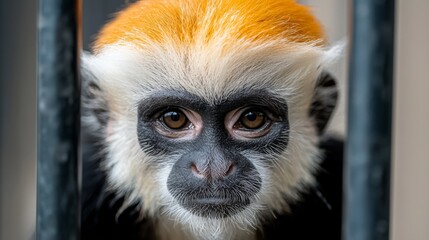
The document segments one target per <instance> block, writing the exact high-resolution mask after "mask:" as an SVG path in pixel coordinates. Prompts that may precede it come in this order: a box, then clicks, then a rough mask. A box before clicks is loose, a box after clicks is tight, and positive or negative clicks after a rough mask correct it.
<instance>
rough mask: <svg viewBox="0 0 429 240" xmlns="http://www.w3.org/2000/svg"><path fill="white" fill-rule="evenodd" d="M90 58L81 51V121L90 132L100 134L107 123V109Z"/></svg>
mask: <svg viewBox="0 0 429 240" xmlns="http://www.w3.org/2000/svg"><path fill="white" fill-rule="evenodd" d="M91 58H92V56H91V55H90V54H89V53H82V58H81V60H82V61H81V79H82V92H81V93H82V123H83V125H84V127H88V128H89V129H90V130H91V132H93V133H96V134H100V133H103V132H104V129H105V127H106V125H107V122H108V119H109V109H108V105H107V101H106V98H105V95H104V92H103V90H102V88H101V87H100V84H99V79H98V78H97V76H96V74H95V73H94V71H93V69H91V64H90V62H91Z"/></svg>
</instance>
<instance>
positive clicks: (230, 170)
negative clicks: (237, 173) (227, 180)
mask: <svg viewBox="0 0 429 240" xmlns="http://www.w3.org/2000/svg"><path fill="white" fill-rule="evenodd" d="M234 168H235V167H234V164H232V163H229V166H228V169H227V170H226V172H225V177H227V176H229V175H231V174H232V172H233V171H234Z"/></svg>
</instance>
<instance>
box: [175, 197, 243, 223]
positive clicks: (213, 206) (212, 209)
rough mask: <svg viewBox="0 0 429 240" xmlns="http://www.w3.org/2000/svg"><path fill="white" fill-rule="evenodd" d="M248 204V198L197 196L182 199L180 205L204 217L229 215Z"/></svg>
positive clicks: (224, 216)
mask: <svg viewBox="0 0 429 240" xmlns="http://www.w3.org/2000/svg"><path fill="white" fill-rule="evenodd" d="M249 204H250V200H249V199H241V200H240V201H237V199H229V198H214V197H209V198H197V199H190V200H184V201H181V202H180V205H181V206H182V207H183V208H185V209H186V210H188V211H189V212H191V213H192V214H194V215H197V216H199V217H205V218H214V219H219V218H227V217H231V216H233V215H235V214H237V213H239V212H241V211H242V210H244V209H245V208H246V206H247V205H249Z"/></svg>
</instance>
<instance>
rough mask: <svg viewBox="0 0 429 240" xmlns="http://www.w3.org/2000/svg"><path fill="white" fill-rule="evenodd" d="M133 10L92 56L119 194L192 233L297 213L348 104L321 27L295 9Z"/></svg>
mask: <svg viewBox="0 0 429 240" xmlns="http://www.w3.org/2000/svg"><path fill="white" fill-rule="evenodd" d="M134 6H135V7H131V8H130V9H129V10H128V11H125V12H124V13H122V14H121V15H120V16H119V17H118V20H117V21H114V22H113V23H112V24H111V25H109V26H108V27H107V28H106V29H105V30H104V32H103V33H102V37H101V38H100V39H99V41H98V43H97V44H98V49H97V53H96V54H95V55H92V56H87V57H86V58H85V59H84V67H85V68H86V69H87V71H88V72H87V74H88V76H89V78H90V79H92V81H89V82H87V83H86V85H85V86H84V88H86V89H85V90H86V92H88V93H87V98H86V100H85V101H86V106H87V108H89V109H90V110H92V113H98V114H95V115H87V116H86V117H85V119H86V120H87V122H90V123H91V124H92V126H93V127H94V129H95V130H96V131H98V132H99V133H101V137H102V139H103V141H104V143H105V145H106V152H107V159H106V162H105V170H106V171H107V173H108V177H109V179H108V180H109V182H110V186H111V187H113V188H115V189H117V190H118V191H121V192H123V193H124V195H126V196H127V197H128V199H129V202H133V201H139V202H140V203H141V206H142V212H144V213H146V214H149V215H151V216H168V217H169V218H172V219H174V220H175V221H176V222H180V223H188V225H191V226H202V227H206V226H210V225H216V224H217V225H216V226H217V227H216V229H219V228H220V226H221V227H222V228H227V227H229V225H234V226H237V225H238V226H239V227H240V228H243V229H248V228H249V227H251V226H256V225H257V223H258V221H259V220H261V219H263V217H264V216H266V215H271V213H272V212H282V211H287V210H288V203H289V202H290V201H293V200H296V199H298V197H299V193H300V191H302V190H304V189H305V188H306V187H308V186H311V185H312V184H313V182H314V180H313V172H314V171H315V169H316V168H317V165H318V159H319V154H320V153H319V150H318V147H317V144H318V134H319V133H320V132H322V130H323V128H324V126H325V124H326V122H327V120H328V119H329V116H330V113H331V112H332V110H333V107H334V105H335V99H336V96H337V95H336V91H335V82H333V80H332V78H330V77H327V76H328V75H323V76H325V77H322V78H320V76H321V74H322V69H323V65H324V62H325V61H326V60H327V59H329V57H330V55H331V53H332V52H329V51H326V49H324V48H323V47H322V42H323V40H322V33H321V31H320V28H319V26H318V24H317V22H316V21H315V20H314V19H313V17H312V16H311V15H310V14H309V13H308V10H306V8H304V7H302V6H298V5H297V4H296V3H295V2H294V1H280V0H279V1H277V0H272V1H271V0H270V1H266V2H265V1H264V2H263V3H259V2H258V1H257V2H251V4H250V2H246V1H232V0H231V1H194V0H188V1H150V0H147V1H140V2H139V3H137V4H136V5H134ZM142 12H145V14H143V13H142ZM129 16H130V17H129ZM136 19H138V21H137V20H136ZM160 23H163V24H162V25H161V24H160ZM87 78H88V77H87ZM317 79H321V80H320V81H317ZM100 113H101V114H100ZM94 116H95V117H94Z"/></svg>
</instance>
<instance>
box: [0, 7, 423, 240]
mask: <svg viewBox="0 0 429 240" xmlns="http://www.w3.org/2000/svg"><path fill="white" fill-rule="evenodd" d="M128 2H131V1H126V0H125V1H124V0H83V18H84V19H83V45H84V49H86V50H88V49H89V45H90V43H91V41H92V39H93V37H94V34H96V32H97V31H98V29H99V28H100V26H101V25H102V24H103V23H105V22H106V21H107V20H108V19H109V18H111V17H112V14H113V13H115V12H116V11H118V10H120V9H121V8H122V7H123V6H125V4H127V3H128ZM301 2H302V3H304V4H308V5H310V6H311V7H312V8H313V10H314V12H315V13H316V15H317V16H318V18H319V19H320V20H321V21H322V23H323V24H324V26H325V28H326V31H327V33H328V36H329V40H330V41H331V43H335V42H337V41H340V40H343V39H345V38H347V36H348V34H349V32H350V21H349V19H350V9H349V6H350V2H349V1H345V0H324V1H320V0H301ZM396 3H397V8H396V22H397V24H396V39H395V41H396V49H395V51H396V52H395V53H396V59H395V67H396V70H395V89H394V91H395V92H394V94H395V102H394V104H395V105H394V121H393V122H394V126H393V131H394V132H393V133H394V142H393V147H394V148H393V149H394V150H393V158H394V159H393V166H392V184H393V185H392V204H391V209H392V214H391V216H392V217H391V239H393V240H427V239H429V137H428V136H429V126H428V123H429V106H428V105H429V93H428V92H429V46H428V44H429V27H428V26H427V25H428V24H429V14H427V12H428V11H429V1H428V0H397V1H396ZM36 25H37V1H34V0H21V1H10V0H0V240H21V239H29V238H30V236H31V234H32V232H33V231H34V225H35V214H36V210H35V206H36V189H35V183H36V167H35V166H36V106H37V105H36V51H37V49H36V41H37V34H36ZM347 54H348V52H347V50H346V52H345V53H344V56H343V57H342V58H341V59H340V60H339V61H338V62H337V63H336V64H335V65H334V66H332V68H331V69H330V71H331V72H332V73H334V75H336V76H337V78H338V80H339V82H340V88H341V93H342V94H341V102H340V105H339V106H338V108H337V110H336V113H335V117H334V119H333V120H332V121H331V124H330V129H331V131H334V132H337V133H339V134H342V135H345V136H346V134H347V133H346V132H345V123H346V113H347V109H346V105H347V103H346V97H347V96H346V93H347V85H346V80H347V65H348V62H347V60H348V56H347Z"/></svg>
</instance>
